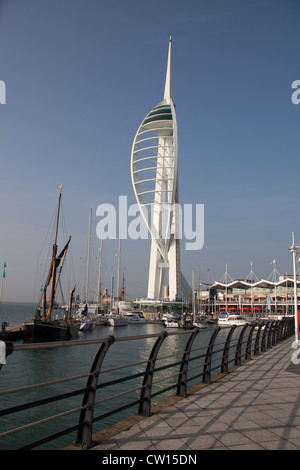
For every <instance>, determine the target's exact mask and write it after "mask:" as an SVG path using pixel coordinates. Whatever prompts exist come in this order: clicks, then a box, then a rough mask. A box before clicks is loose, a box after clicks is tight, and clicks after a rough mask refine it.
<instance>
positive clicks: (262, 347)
mask: <svg viewBox="0 0 300 470" xmlns="http://www.w3.org/2000/svg"><path fill="white" fill-rule="evenodd" d="M269 324H270V322H267V323H266V324H265V327H264V330H263V334H262V338H261V347H260V350H261V352H265V350H266V334H267V330H268V327H269Z"/></svg>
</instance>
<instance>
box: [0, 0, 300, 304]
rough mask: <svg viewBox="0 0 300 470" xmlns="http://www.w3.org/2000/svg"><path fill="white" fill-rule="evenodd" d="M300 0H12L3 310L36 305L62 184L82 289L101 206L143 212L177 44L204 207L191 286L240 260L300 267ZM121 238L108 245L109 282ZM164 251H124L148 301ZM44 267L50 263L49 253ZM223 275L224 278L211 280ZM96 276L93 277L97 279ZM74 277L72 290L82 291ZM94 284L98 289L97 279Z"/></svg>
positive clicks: (2, 32)
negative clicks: (145, 132)
mask: <svg viewBox="0 0 300 470" xmlns="http://www.w3.org/2000/svg"><path fill="white" fill-rule="evenodd" d="M299 18H300V3H299V1H297V0H209V1H208V0H187V1H185V2H182V1H179V0H172V1H171V0H153V1H151V2H146V1H141V0H139V1H137V0H127V1H126V2H124V1H121V0H109V1H102V0H51V1H50V0H2V1H0V80H2V81H4V82H5V84H6V104H5V105H0V192H1V203H0V266H2V265H3V263H4V261H6V263H7V268H6V278H5V283H4V289H3V300H26V301H31V300H33V296H34V291H35V282H36V281H35V279H36V271H37V266H38V265H39V266H40V265H41V264H43V263H44V261H41V259H42V257H41V250H42V247H43V243H44V240H45V237H46V234H47V231H48V228H49V224H50V220H51V217H52V215H53V213H54V210H55V205H56V201H57V197H58V188H59V186H60V184H62V186H63V220H64V223H65V227H66V228H65V230H66V235H69V234H71V235H72V242H71V243H72V250H71V253H70V256H71V255H72V259H73V261H72V263H73V264H72V266H73V268H71V271H72V273H73V275H74V278H75V282H76V285H77V287H78V289H77V290H79V292H80V293H82V292H83V287H84V282H85V264H86V254H87V236H88V218H89V209H90V208H92V210H93V224H92V234H93V237H92V261H91V278H92V277H93V276H94V277H95V278H96V271H97V268H96V266H97V259H96V258H97V256H98V253H97V252H98V245H99V240H98V239H97V238H96V236H95V227H96V223H97V222H98V220H97V218H96V216H95V213H96V208H97V206H98V205H99V204H102V203H111V204H115V205H117V203H118V198H119V195H127V197H128V202H129V204H131V203H134V202H135V199H134V194H133V189H132V185H131V177H130V153H131V146H132V142H133V139H134V136H135V133H136V131H137V128H138V126H139V125H140V123H141V121H142V119H143V118H144V117H145V115H146V114H147V113H148V112H149V111H150V110H151V109H152V108H153V107H154V106H155V105H157V104H158V103H159V101H160V100H161V99H162V98H163V91H164V80H165V73H166V64H167V52H168V39H169V36H170V35H172V44H173V49H172V60H173V84H174V98H175V103H176V113H177V121H178V140H179V154H178V158H179V163H178V164H179V198H180V203H181V204H184V203H192V204H197V203H198V204H204V205H205V241H204V247H203V248H202V250H200V251H197V252H195V251H189V252H186V251H184V249H182V250H181V267H182V271H183V273H184V274H185V277H186V278H187V279H188V280H189V282H191V278H192V274H191V273H192V269H194V270H195V273H197V274H196V279H197V275H198V267H199V266H200V268H201V279H202V281H203V282H207V281H208V273H209V274H210V276H211V277H212V278H213V279H214V280H220V278H221V277H222V275H223V273H224V271H225V265H226V264H227V265H228V271H229V274H230V275H231V277H232V278H233V279H234V278H242V279H244V278H245V277H246V276H247V274H248V273H249V271H250V263H251V262H252V263H253V267H254V272H255V274H256V275H257V276H258V277H259V278H267V277H268V276H269V275H270V273H271V271H272V265H271V263H272V261H273V259H276V266H277V269H278V271H279V272H280V273H285V272H291V270H292V257H291V254H290V253H289V250H288V248H289V246H290V245H291V233H292V231H294V232H295V235H296V243H299V245H300V219H299V196H300V194H299V192H300V185H299V175H300V171H299V170H300V168H299V166H300V164H299V161H300V159H299V130H300V105H298V106H297V105H294V104H293V103H292V101H291V95H292V91H293V90H292V88H291V84H292V82H293V81H294V80H300V60H299V59H300V50H299V44H300V29H299ZM116 250H117V242H116V241H115V240H109V241H105V242H104V244H103V257H102V267H103V269H102V278H103V286H107V287H110V279H111V276H112V274H113V273H114V270H115V264H116V257H115V253H116ZM149 254H150V241H142V240H138V241H135V242H133V241H130V240H128V241H124V242H123V243H122V248H121V271H122V272H123V270H125V272H126V290H127V294H128V297H131V298H135V297H136V296H145V295H146V293H147V278H148V263H149ZM43 259H44V258H43ZM208 270H209V271H208ZM93 273H94V274H93ZM70 282H73V281H70ZM92 282H93V281H91V283H92Z"/></svg>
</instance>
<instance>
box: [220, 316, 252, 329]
mask: <svg viewBox="0 0 300 470" xmlns="http://www.w3.org/2000/svg"><path fill="white" fill-rule="evenodd" d="M246 323H248V322H247V321H246V320H245V319H244V318H243V317H242V316H241V315H239V314H234V313H227V314H225V315H220V316H219V319H218V325H219V326H231V325H232V326H233V325H236V326H242V325H246Z"/></svg>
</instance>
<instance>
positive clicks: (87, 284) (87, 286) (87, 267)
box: [85, 209, 92, 303]
mask: <svg viewBox="0 0 300 470" xmlns="http://www.w3.org/2000/svg"><path fill="white" fill-rule="evenodd" d="M91 221H92V209H90V212H89V236H88V252H87V259H86V282H85V301H86V303H88V301H89V292H88V290H89V271H90V248H91Z"/></svg>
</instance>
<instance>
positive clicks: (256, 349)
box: [254, 323, 264, 356]
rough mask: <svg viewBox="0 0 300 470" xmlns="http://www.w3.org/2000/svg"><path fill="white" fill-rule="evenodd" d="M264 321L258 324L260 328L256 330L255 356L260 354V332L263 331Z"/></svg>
mask: <svg viewBox="0 0 300 470" xmlns="http://www.w3.org/2000/svg"><path fill="white" fill-rule="evenodd" d="M263 326H264V325H263V323H260V324H259V325H258V330H257V332H256V336H255V344H254V356H258V354H259V338H260V332H261V329H262V327H263Z"/></svg>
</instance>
